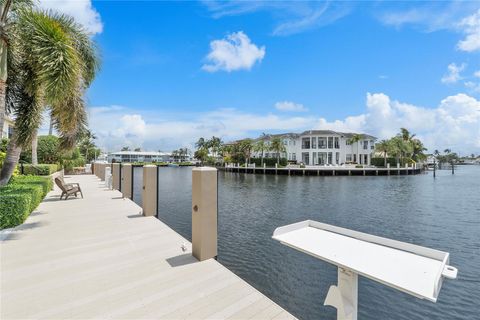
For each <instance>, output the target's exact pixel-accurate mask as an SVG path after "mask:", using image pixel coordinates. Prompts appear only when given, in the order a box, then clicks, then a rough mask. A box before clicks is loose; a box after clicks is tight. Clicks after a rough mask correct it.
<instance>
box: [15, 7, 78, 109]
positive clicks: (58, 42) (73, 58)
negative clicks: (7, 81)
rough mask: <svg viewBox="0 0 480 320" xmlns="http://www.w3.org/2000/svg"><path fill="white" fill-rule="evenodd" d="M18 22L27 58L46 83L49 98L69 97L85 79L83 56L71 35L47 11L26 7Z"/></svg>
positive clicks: (50, 99) (50, 100) (51, 99)
mask: <svg viewBox="0 0 480 320" xmlns="http://www.w3.org/2000/svg"><path fill="white" fill-rule="evenodd" d="M18 24H19V28H18V30H20V33H19V35H20V39H21V41H22V42H23V43H24V49H25V59H26V60H27V63H28V64H29V65H30V66H32V68H33V70H34V71H35V73H36V75H37V77H38V81H39V82H41V83H42V84H43V86H44V90H45V98H46V99H47V100H48V101H49V102H51V103H53V102H55V101H56V100H63V99H65V98H66V97H68V96H69V95H70V94H71V92H74V91H75V90H76V89H77V88H78V83H79V82H80V80H81V78H80V76H81V68H80V57H79V55H78V54H77V51H76V50H75V46H74V43H73V41H72V39H71V37H70V36H69V34H68V33H66V32H65V30H63V29H62V27H61V24H60V22H59V21H57V20H55V19H53V18H51V17H50V16H49V15H48V14H47V12H44V11H33V10H29V9H28V10H22V13H21V14H20V19H19V22H18ZM27 90H30V88H28V87H27Z"/></svg>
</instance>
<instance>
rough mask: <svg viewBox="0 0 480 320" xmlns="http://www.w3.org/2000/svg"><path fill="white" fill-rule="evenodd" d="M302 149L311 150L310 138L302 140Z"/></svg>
mask: <svg viewBox="0 0 480 320" xmlns="http://www.w3.org/2000/svg"><path fill="white" fill-rule="evenodd" d="M302 149H310V138H302Z"/></svg>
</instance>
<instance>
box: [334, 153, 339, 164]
mask: <svg viewBox="0 0 480 320" xmlns="http://www.w3.org/2000/svg"><path fill="white" fill-rule="evenodd" d="M335 163H336V164H340V152H335Z"/></svg>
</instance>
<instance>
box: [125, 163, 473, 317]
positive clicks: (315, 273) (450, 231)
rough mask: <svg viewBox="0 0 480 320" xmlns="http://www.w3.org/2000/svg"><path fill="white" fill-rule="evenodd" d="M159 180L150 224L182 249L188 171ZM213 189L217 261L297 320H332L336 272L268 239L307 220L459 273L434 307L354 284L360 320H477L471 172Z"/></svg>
mask: <svg viewBox="0 0 480 320" xmlns="http://www.w3.org/2000/svg"><path fill="white" fill-rule="evenodd" d="M135 170H136V171H135V179H134V180H135V187H134V189H135V192H134V193H135V195H134V200H135V201H136V202H137V203H141V199H140V198H141V176H142V173H141V170H142V169H141V168H136V169H135ZM159 179H160V180H159V181H160V182H159V213H158V215H159V219H160V220H162V221H163V222H165V223H166V224H168V225H169V226H170V227H172V228H173V229H174V230H176V231H177V232H178V233H180V234H181V235H182V236H184V237H185V238H187V239H189V240H190V239H191V168H160V170H159ZM218 183H219V218H218V219H219V235H218V246H219V250H218V260H219V261H220V262H221V263H222V264H223V265H225V266H226V267H228V268H229V269H230V270H231V271H233V272H234V273H236V274H237V275H239V276H240V277H241V278H243V279H244V280H246V281H247V282H249V283H250V284H251V285H253V286H254V287H255V288H257V289H258V290H259V291H261V292H263V293H264V294H265V295H267V296H268V297H270V298H271V299H272V300H274V301H275V302H277V303H278V304H280V305H281V306H282V307H284V308H285V309H286V310H288V311H289V312H290V313H292V314H293V315H295V316H296V317H298V318H300V319H336V312H335V309H334V308H332V307H326V306H323V301H324V299H325V296H326V293H327V291H328V288H329V286H330V285H332V284H336V281H337V269H336V267H334V266H332V265H329V264H328V263H325V262H322V261H320V260H317V259H314V258H312V257H309V256H307V255H305V254H302V253H299V252H297V251H295V250H293V249H290V248H287V247H285V246H283V245H281V244H279V243H278V242H276V241H274V240H272V239H271V236H272V233H273V231H274V229H275V228H276V227H278V226H283V225H285V224H289V223H293V222H298V221H302V220H306V219H312V220H317V221H320V222H325V223H329V224H333V225H337V226H341V227H345V228H350V229H354V230H358V231H361V232H366V233H371V234H374V235H378V236H383V237H388V238H392V239H395V240H400V241H406V242H409V243H414V244H418V245H421V246H427V247H430V248H434V249H438V250H442V251H447V252H450V254H451V257H450V264H451V265H453V266H455V267H457V268H458V278H457V279H456V280H446V281H444V283H443V287H442V290H441V292H440V296H439V299H438V301H437V303H432V302H429V301H425V300H419V299H417V298H414V297H412V296H410V295H408V294H405V293H402V292H399V291H396V290H393V289H391V288H388V287H385V286H384V285H381V284H378V283H375V282H373V281H371V280H368V279H366V278H364V277H360V279H359V319H382V320H387V319H395V320H398V319H405V320H407V319H408V320H412V319H437V320H443V319H444V320H447V319H448V320H452V319H480V316H479V314H480V166H462V167H459V168H458V169H457V170H456V172H455V174H454V175H452V174H451V173H450V171H437V178H436V179H433V177H432V174H431V173H429V174H422V175H415V176H389V177H387V176H385V177H368V176H367V177H348V176H345V177H317V176H312V177H308V176H306V177H303V176H291V177H289V176H273V175H253V174H239V173H231V172H228V173H226V172H219V178H218Z"/></svg>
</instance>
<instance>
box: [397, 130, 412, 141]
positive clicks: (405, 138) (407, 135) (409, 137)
mask: <svg viewBox="0 0 480 320" xmlns="http://www.w3.org/2000/svg"><path fill="white" fill-rule="evenodd" d="M400 136H401V137H402V139H403V141H411V140H412V139H413V138H414V137H415V134H410V131H408V130H407V129H405V128H400Z"/></svg>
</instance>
